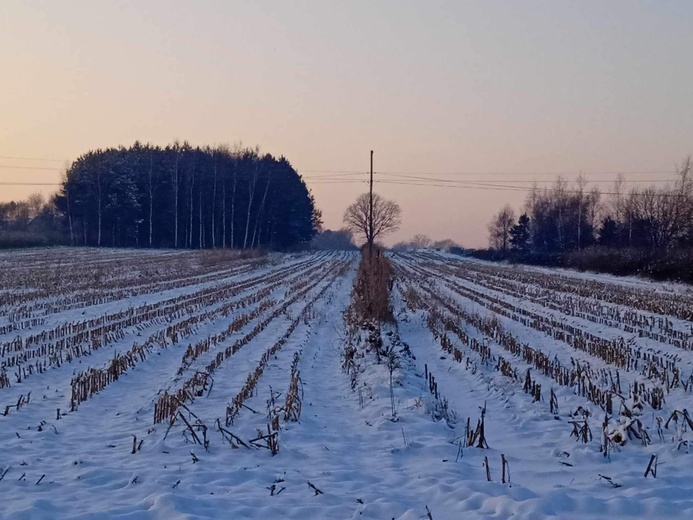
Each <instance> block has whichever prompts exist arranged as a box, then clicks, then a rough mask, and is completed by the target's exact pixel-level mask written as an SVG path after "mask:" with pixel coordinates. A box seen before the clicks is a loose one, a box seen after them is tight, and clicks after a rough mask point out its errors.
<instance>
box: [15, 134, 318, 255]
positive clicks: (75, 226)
mask: <svg viewBox="0 0 693 520" xmlns="http://www.w3.org/2000/svg"><path fill="white" fill-rule="evenodd" d="M15 204H17V203H15ZM19 204H25V203H19ZM52 205H53V206H54V208H55V210H56V211H57V213H58V214H59V215H61V216H62V219H61V222H60V227H61V228H62V233H63V234H62V236H63V242H64V243H68V244H72V245H86V246H109V247H167V248H191V249H202V248H214V247H222V248H226V247H227V248H240V249H246V248H257V247H264V248H271V249H281V250H285V249H289V248H293V247H297V246H300V245H302V244H306V243H308V242H309V241H310V239H311V238H312V237H313V235H315V233H316V232H317V231H318V230H319V228H320V225H321V222H320V212H319V211H318V210H317V209H316V207H315V202H314V200H313V197H312V195H311V194H310V192H309V190H308V188H307V187H306V185H305V184H304V182H303V180H302V179H301V177H300V176H299V175H298V173H297V172H296V170H294V169H293V167H292V166H291V164H290V163H289V162H288V161H287V160H286V159H285V158H284V157H280V158H278V159H277V158H275V157H273V156H271V155H269V154H264V155H262V154H260V152H259V150H258V149H257V148H255V149H250V148H243V149H241V148H236V149H234V150H230V149H228V148H226V147H217V148H209V147H205V148H200V147H192V146H191V145H189V144H188V143H182V144H181V143H174V144H173V145H169V146H166V147H165V148H161V147H159V146H152V145H142V144H140V143H138V142H137V143H135V144H134V145H133V146H131V147H129V148H124V147H120V148H109V149H105V150H95V151H90V152H88V153H86V154H84V155H82V156H81V157H79V158H78V159H77V160H76V161H75V162H73V163H72V165H71V166H70V168H69V169H68V170H67V173H66V176H65V180H64V182H63V184H62V187H61V189H60V192H59V194H58V195H57V196H56V197H55V198H54V200H53V201H52ZM29 217H31V215H29ZM13 222H14V223H15V224H16V221H13ZM53 225H54V227H55V226H56V223H55V222H54V223H53ZM15 227H21V226H15ZM25 227H26V226H25ZM15 231H18V229H16V230H15Z"/></svg>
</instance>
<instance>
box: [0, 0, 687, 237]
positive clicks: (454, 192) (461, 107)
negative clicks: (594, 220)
mask: <svg viewBox="0 0 693 520" xmlns="http://www.w3.org/2000/svg"><path fill="white" fill-rule="evenodd" d="M691 20H693V4H691V3H689V2H667V3H662V2H638V3H635V2H630V1H614V2H608V3H605V2H596V1H583V2H579V3H562V2H561V3H559V2H553V1H542V2H539V1H533V2H494V1H487V2H472V1H469V2H461V1H460V2H414V1H407V2H389V1H388V2H386V1H382V2H365V1H364V2H362V1H350V2H326V1H320V2H318V1H315V2H281V1H260V2H225V1H215V2H213V1H203V2H164V1H153V0H150V1H146V2H139V1H129V2H115V1H99V2H90V1H71V2H34V1H24V2H18V1H8V2H5V3H3V5H2V7H1V8H0V74H1V78H2V79H1V80H0V121H1V123H2V124H0V157H2V158H0V166H2V167H0V182H20V183H37V182H38V183H41V182H45V183H55V182H58V180H59V177H60V172H59V171H58V169H60V168H61V167H63V165H64V164H65V162H66V161H69V160H73V159H75V158H76V157H77V156H78V155H80V154H81V153H83V152H86V151H87V150H89V149H93V148H97V147H107V146H117V145H119V144H125V145H127V144H131V143H132V142H134V141H135V140H137V139H139V140H141V141H144V142H147V141H149V142H152V143H156V144H165V143H167V142H171V141H173V140H174V139H176V138H178V139H181V140H182V139H187V140H189V141H190V142H191V143H193V144H200V145H202V144H216V143H234V142H237V141H242V142H243V143H244V144H248V145H256V144H257V145H260V146H261V148H262V150H264V151H266V152H269V153H272V154H275V155H282V154H283V155H285V156H286V157H287V158H288V159H289V160H290V161H291V162H292V164H293V165H294V166H295V167H296V168H297V169H298V170H299V172H302V173H303V174H304V176H305V177H306V180H307V183H308V185H309V186H310V187H311V189H312V191H313V193H314V194H315V196H316V199H317V202H318V205H319V206H320V207H321V208H322V210H323V212H324V215H325V221H326V225H327V226H328V227H332V228H337V227H340V226H341V217H342V214H343V212H344V209H345V207H346V206H347V205H348V204H349V203H351V202H352V200H353V199H354V198H355V197H356V196H357V195H358V193H360V192H361V191H365V189H366V187H367V186H366V184H359V183H353V182H348V183H345V182H338V181H342V180H349V181H353V180H355V179H362V180H363V181H365V180H366V179H367V176H366V171H367V169H368V155H369V150H371V149H373V150H375V169H376V172H380V173H378V174H377V175H376V178H377V179H379V180H389V181H390V183H382V184H378V186H377V191H378V192H380V193H381V194H382V195H384V196H386V197H388V198H393V199H396V200H397V201H398V202H399V203H400V205H401V206H402V209H403V216H404V224H403V226H402V230H401V231H400V232H398V233H396V234H395V235H393V236H392V237H391V238H390V239H389V240H388V242H389V243H392V242H394V241H397V240H402V239H407V238H410V237H411V236H413V235H414V234H416V233H426V234H428V235H430V236H431V237H433V238H435V239H442V238H452V239H454V240H456V241H458V242H460V243H461V244H463V245H465V246H482V245H485V243H486V223H487V222H488V220H489V219H490V217H491V215H492V214H493V213H494V212H495V211H497V210H498V209H499V208H500V207H501V206H502V205H503V204H504V203H506V202H510V203H511V204H512V205H513V206H514V207H515V208H516V209H519V208H520V206H521V204H522V200H523V198H524V192H523V191H517V190H510V189H508V188H503V187H498V186H497V187H496V188H493V189H488V186H487V187H479V186H477V187H476V188H475V189H472V188H471V187H470V186H469V185H466V186H462V185H460V184H458V185H457V186H456V187H454V188H453V187H440V186H433V185H432V184H433V183H434V182H432V181H425V180H417V179H412V178H406V177H401V176H400V177H397V176H396V175H394V174H393V172H401V173H400V175H401V174H404V175H410V176H413V177H425V178H431V179H445V180H456V181H462V180H475V181H483V182H493V183H496V184H499V185H500V184H502V185H503V186H509V185H510V186H519V187H523V186H524V187H526V186H528V185H529V182H530V181H531V180H533V179H539V180H550V179H552V178H553V176H551V175H543V174H545V173H562V174H564V177H566V178H574V177H575V175H573V174H575V173H576V172H578V171H583V172H586V174H587V177H588V179H591V180H602V181H604V180H610V179H613V178H614V176H615V172H618V171H625V172H648V173H628V174H627V178H628V179H629V180H630V181H644V180H648V181H649V180H659V181H661V180H665V179H670V178H672V176H673V175H672V173H671V172H673V169H674V165H675V164H676V163H677V162H679V161H680V160H681V159H682V158H683V157H684V156H686V155H688V154H690V153H693V143H692V141H691V136H692V135H693V103H691V102H690V95H691V94H690V93H691V92H693V71H692V70H691V68H690V67H689V66H688V65H687V64H688V62H689V61H690V56H689V52H690V49H692V48H693V30H691ZM9 157H21V158H25V159H26V158H32V159H44V158H50V159H54V160H55V161H52V162H44V161H29V160H25V159H9ZM18 167H21V168H18ZM43 167H45V168H51V169H47V170H38V169H35V168H43ZM315 170H319V171H318V172H315ZM331 171H350V172H351V171H362V172H363V175H362V176H357V175H348V176H344V175H342V174H334V173H328V172H331ZM452 173H454V174H455V175H448V174H452ZM469 173H474V174H475V175H466V174H469ZM460 174H465V175H460ZM492 174H498V175H492ZM500 174H502V175H500ZM325 179H331V180H330V182H325ZM394 181H400V182H402V181H406V182H410V183H423V184H426V185H425V186H420V185H411V184H407V185H405V184H396V183H393V182H394ZM520 181H523V182H520ZM438 184H445V183H444V182H438ZM600 186H602V187H603V188H604V189H608V184H600ZM51 189H52V187H50V186H45V187H38V186H9V185H0V200H9V199H12V198H20V197H25V196H27V195H28V194H29V193H32V192H34V191H41V190H42V191H44V192H46V193H48V192H50V191H51Z"/></svg>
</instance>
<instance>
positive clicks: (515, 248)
mask: <svg viewBox="0 0 693 520" xmlns="http://www.w3.org/2000/svg"><path fill="white" fill-rule="evenodd" d="M692 176H693V161H692V160H691V158H690V157H689V158H687V159H685V160H684V161H682V162H681V164H680V165H679V166H678V167H677V169H676V179H675V180H673V181H672V182H669V183H667V184H664V185H661V186H659V187H657V186H649V187H640V186H633V187H631V188H630V189H626V187H625V183H626V181H625V179H624V177H623V176H622V175H621V176H619V177H618V178H617V179H616V181H615V182H614V184H613V186H612V187H610V188H609V190H608V191H606V192H601V191H600V190H599V189H598V188H596V187H592V188H590V189H588V186H589V185H588V182H587V180H586V179H585V178H584V177H583V176H580V177H579V178H578V179H577V181H576V182H575V183H568V182H567V181H565V180H564V179H561V178H558V179H557V180H556V181H555V183H554V184H553V185H552V186H551V187H547V188H544V189H539V188H537V187H534V188H533V189H532V190H530V191H529V192H528V194H527V198H526V200H525V204H524V208H523V212H522V214H521V215H520V216H519V218H518V217H516V214H515V211H514V210H513V209H512V208H511V207H510V206H509V205H506V206H505V207H503V208H502V209H501V210H500V211H499V212H498V213H497V214H496V215H495V216H494V217H493V219H492V220H491V222H490V223H489V225H488V231H489V246H490V249H489V250H486V251H475V252H474V253H473V254H474V256H477V257H480V258H487V259H496V260H497V259H510V260H516V261H520V262H527V263H535V264H543V265H553V266H565V267H576V268H584V269H593V270H599V271H607V272H612V273H615V274H645V275H654V276H655V277H661V278H671V277H678V278H680V279H686V280H689V281H690V280H692V279H693V272H691V271H693V267H692V265H693V255H692V254H691V252H692V251H693V177H692Z"/></svg>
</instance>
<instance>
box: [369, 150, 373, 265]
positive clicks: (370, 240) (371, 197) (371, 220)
mask: <svg viewBox="0 0 693 520" xmlns="http://www.w3.org/2000/svg"><path fill="white" fill-rule="evenodd" d="M370 184H371V189H370V199H369V205H368V249H369V254H370V255H371V256H372V250H373V150H371V183H370Z"/></svg>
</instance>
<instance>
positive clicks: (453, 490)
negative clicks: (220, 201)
mask: <svg viewBox="0 0 693 520" xmlns="http://www.w3.org/2000/svg"><path fill="white" fill-rule="evenodd" d="M392 263H393V265H394V269H395V274H396V279H395V283H394V285H393V295H392V305H393V310H394V315H395V318H396V321H395V323H392V324H387V325H385V326H384V327H383V329H382V331H380V336H379V335H378V331H371V332H370V333H369V332H368V331H366V330H364V329H363V328H359V327H358V326H356V324H354V323H353V322H350V321H349V319H348V318H347V319H345V311H346V309H347V308H348V307H349V304H350V298H351V289H352V286H353V282H354V277H355V273H356V268H357V265H358V256H357V255H356V254H354V253H313V254H308V253H306V254H294V255H269V256H266V257H260V258H252V257H247V258H246V257H242V256H240V255H237V254H235V253H228V254H227V253H218V252H217V253H202V252H147V251H124V250H83V249H52V250H36V251H28V252H26V251H24V252H5V253H0V361H1V362H2V366H3V369H2V374H1V375H0V443H1V444H0V446H1V449H0V518H3V519H5V518H11V519H15V518H16V519H19V518H21V519H24V518H41V519H42V518H162V519H175V518H258V519H260V518H262V519H266V518H293V519H328V518H329V519H331V518H335V519H352V518H353V519H356V518H365V519H389V518H398V519H407V520H416V519H422V518H423V519H426V518H429V519H434V520H440V519H467V518H496V519H505V518H516V519H540V518H560V519H564V518H565V519H572V518H575V519H577V518H580V519H585V518H605V519H606V518H608V519H620V518H653V519H661V518H691V517H693V469H691V468H693V464H692V462H693V459H691V455H690V454H689V447H690V446H689V445H690V443H691V441H692V440H693V433H692V432H691V430H692V429H693V428H691V426H693V423H691V422H690V417H689V416H688V412H687V411H686V410H687V409H688V408H692V409H693V406H691V405H692V404H693V379H692V375H693V292H692V291H691V290H690V288H688V287H685V286H676V285H671V284H657V283H653V282H646V281H642V280H636V279H618V278H612V277H607V276H604V275H599V276H597V275H594V276H592V275H586V274H578V273H571V272H569V271H552V270H547V269H535V268H527V267H524V268H520V267H515V266H505V265H498V264H489V263H484V262H478V261H469V260H465V259H462V258H459V257H455V256H450V255H442V254H434V253H409V254H395V255H393V256H392ZM347 316H348V314H347ZM377 337H380V338H381V339H382V345H381V346H380V347H379V352H376V351H375V349H374V344H375V342H374V341H373V340H374V338H377ZM388 352H389V353H390V356H389V359H390V363H388V356H387V355H386V354H387V353H388ZM378 353H379V354H380V355H377V354H378ZM378 358H380V359H378ZM378 361H380V363H378ZM388 365H389V366H388ZM390 369H391V370H390ZM390 372H392V374H391V373H390ZM482 416H483V439H482V438H481V432H480V428H479V426H480V421H481V419H482ZM484 441H485V442H484ZM480 443H481V444H483V445H484V447H483V448H479V447H477V446H478V445H479V444H480ZM651 461H652V464H651V467H650V469H651V470H655V474H656V476H655V474H653V472H652V471H650V472H648V475H647V476H645V472H646V469H648V464H649V463H650V462H651Z"/></svg>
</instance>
